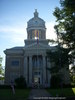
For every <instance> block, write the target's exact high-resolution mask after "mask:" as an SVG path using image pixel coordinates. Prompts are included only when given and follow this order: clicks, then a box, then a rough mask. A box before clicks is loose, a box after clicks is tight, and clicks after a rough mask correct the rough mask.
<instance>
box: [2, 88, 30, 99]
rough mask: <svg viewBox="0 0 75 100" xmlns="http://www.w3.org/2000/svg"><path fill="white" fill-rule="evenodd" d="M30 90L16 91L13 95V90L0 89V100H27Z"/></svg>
mask: <svg viewBox="0 0 75 100" xmlns="http://www.w3.org/2000/svg"><path fill="white" fill-rule="evenodd" d="M29 93H30V89H15V94H13V92H12V90H11V89H0V100H26V99H27V98H28V95H29Z"/></svg>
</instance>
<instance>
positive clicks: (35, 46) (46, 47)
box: [25, 43, 50, 49]
mask: <svg viewBox="0 0 75 100" xmlns="http://www.w3.org/2000/svg"><path fill="white" fill-rule="evenodd" d="M37 48H38V49H50V46H49V45H44V44H41V43H38V44H37V43H33V44H31V45H28V46H25V49H37Z"/></svg>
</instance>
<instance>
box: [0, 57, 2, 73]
mask: <svg viewBox="0 0 75 100" xmlns="http://www.w3.org/2000/svg"><path fill="white" fill-rule="evenodd" d="M0 74H2V57H1V56H0Z"/></svg>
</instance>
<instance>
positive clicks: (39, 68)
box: [4, 10, 55, 87]
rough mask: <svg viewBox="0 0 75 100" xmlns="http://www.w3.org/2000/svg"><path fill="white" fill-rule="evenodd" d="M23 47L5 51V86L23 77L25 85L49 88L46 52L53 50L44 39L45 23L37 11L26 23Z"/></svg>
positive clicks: (48, 64) (48, 65)
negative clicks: (25, 36) (25, 37)
mask: <svg viewBox="0 0 75 100" xmlns="http://www.w3.org/2000/svg"><path fill="white" fill-rule="evenodd" d="M24 42H25V46H19V47H13V48H10V49H6V50H5V51H4V53H5V54H6V63H5V84H10V83H11V81H13V82H14V80H15V79H16V78H18V77H20V76H23V77H25V79H26V82H27V85H28V86H32V85H33V84H34V85H36V84H38V83H39V85H40V86H43V87H44V86H50V79H51V74H50V70H48V69H49V68H50V67H51V64H50V62H49V61H48V59H47V53H46V52H47V50H54V49H55V47H51V46H50V45H49V40H48V39H46V26H45V21H44V20H43V19H41V18H39V15H38V12H37V10H35V12H34V17H33V18H31V19H30V20H29V21H28V22H27V39H26V40H24Z"/></svg>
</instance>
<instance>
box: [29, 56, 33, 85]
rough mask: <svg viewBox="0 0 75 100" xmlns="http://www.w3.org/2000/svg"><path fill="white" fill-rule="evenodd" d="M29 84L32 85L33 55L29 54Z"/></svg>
mask: <svg viewBox="0 0 75 100" xmlns="http://www.w3.org/2000/svg"><path fill="white" fill-rule="evenodd" d="M29 84H30V85H32V56H29Z"/></svg>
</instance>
